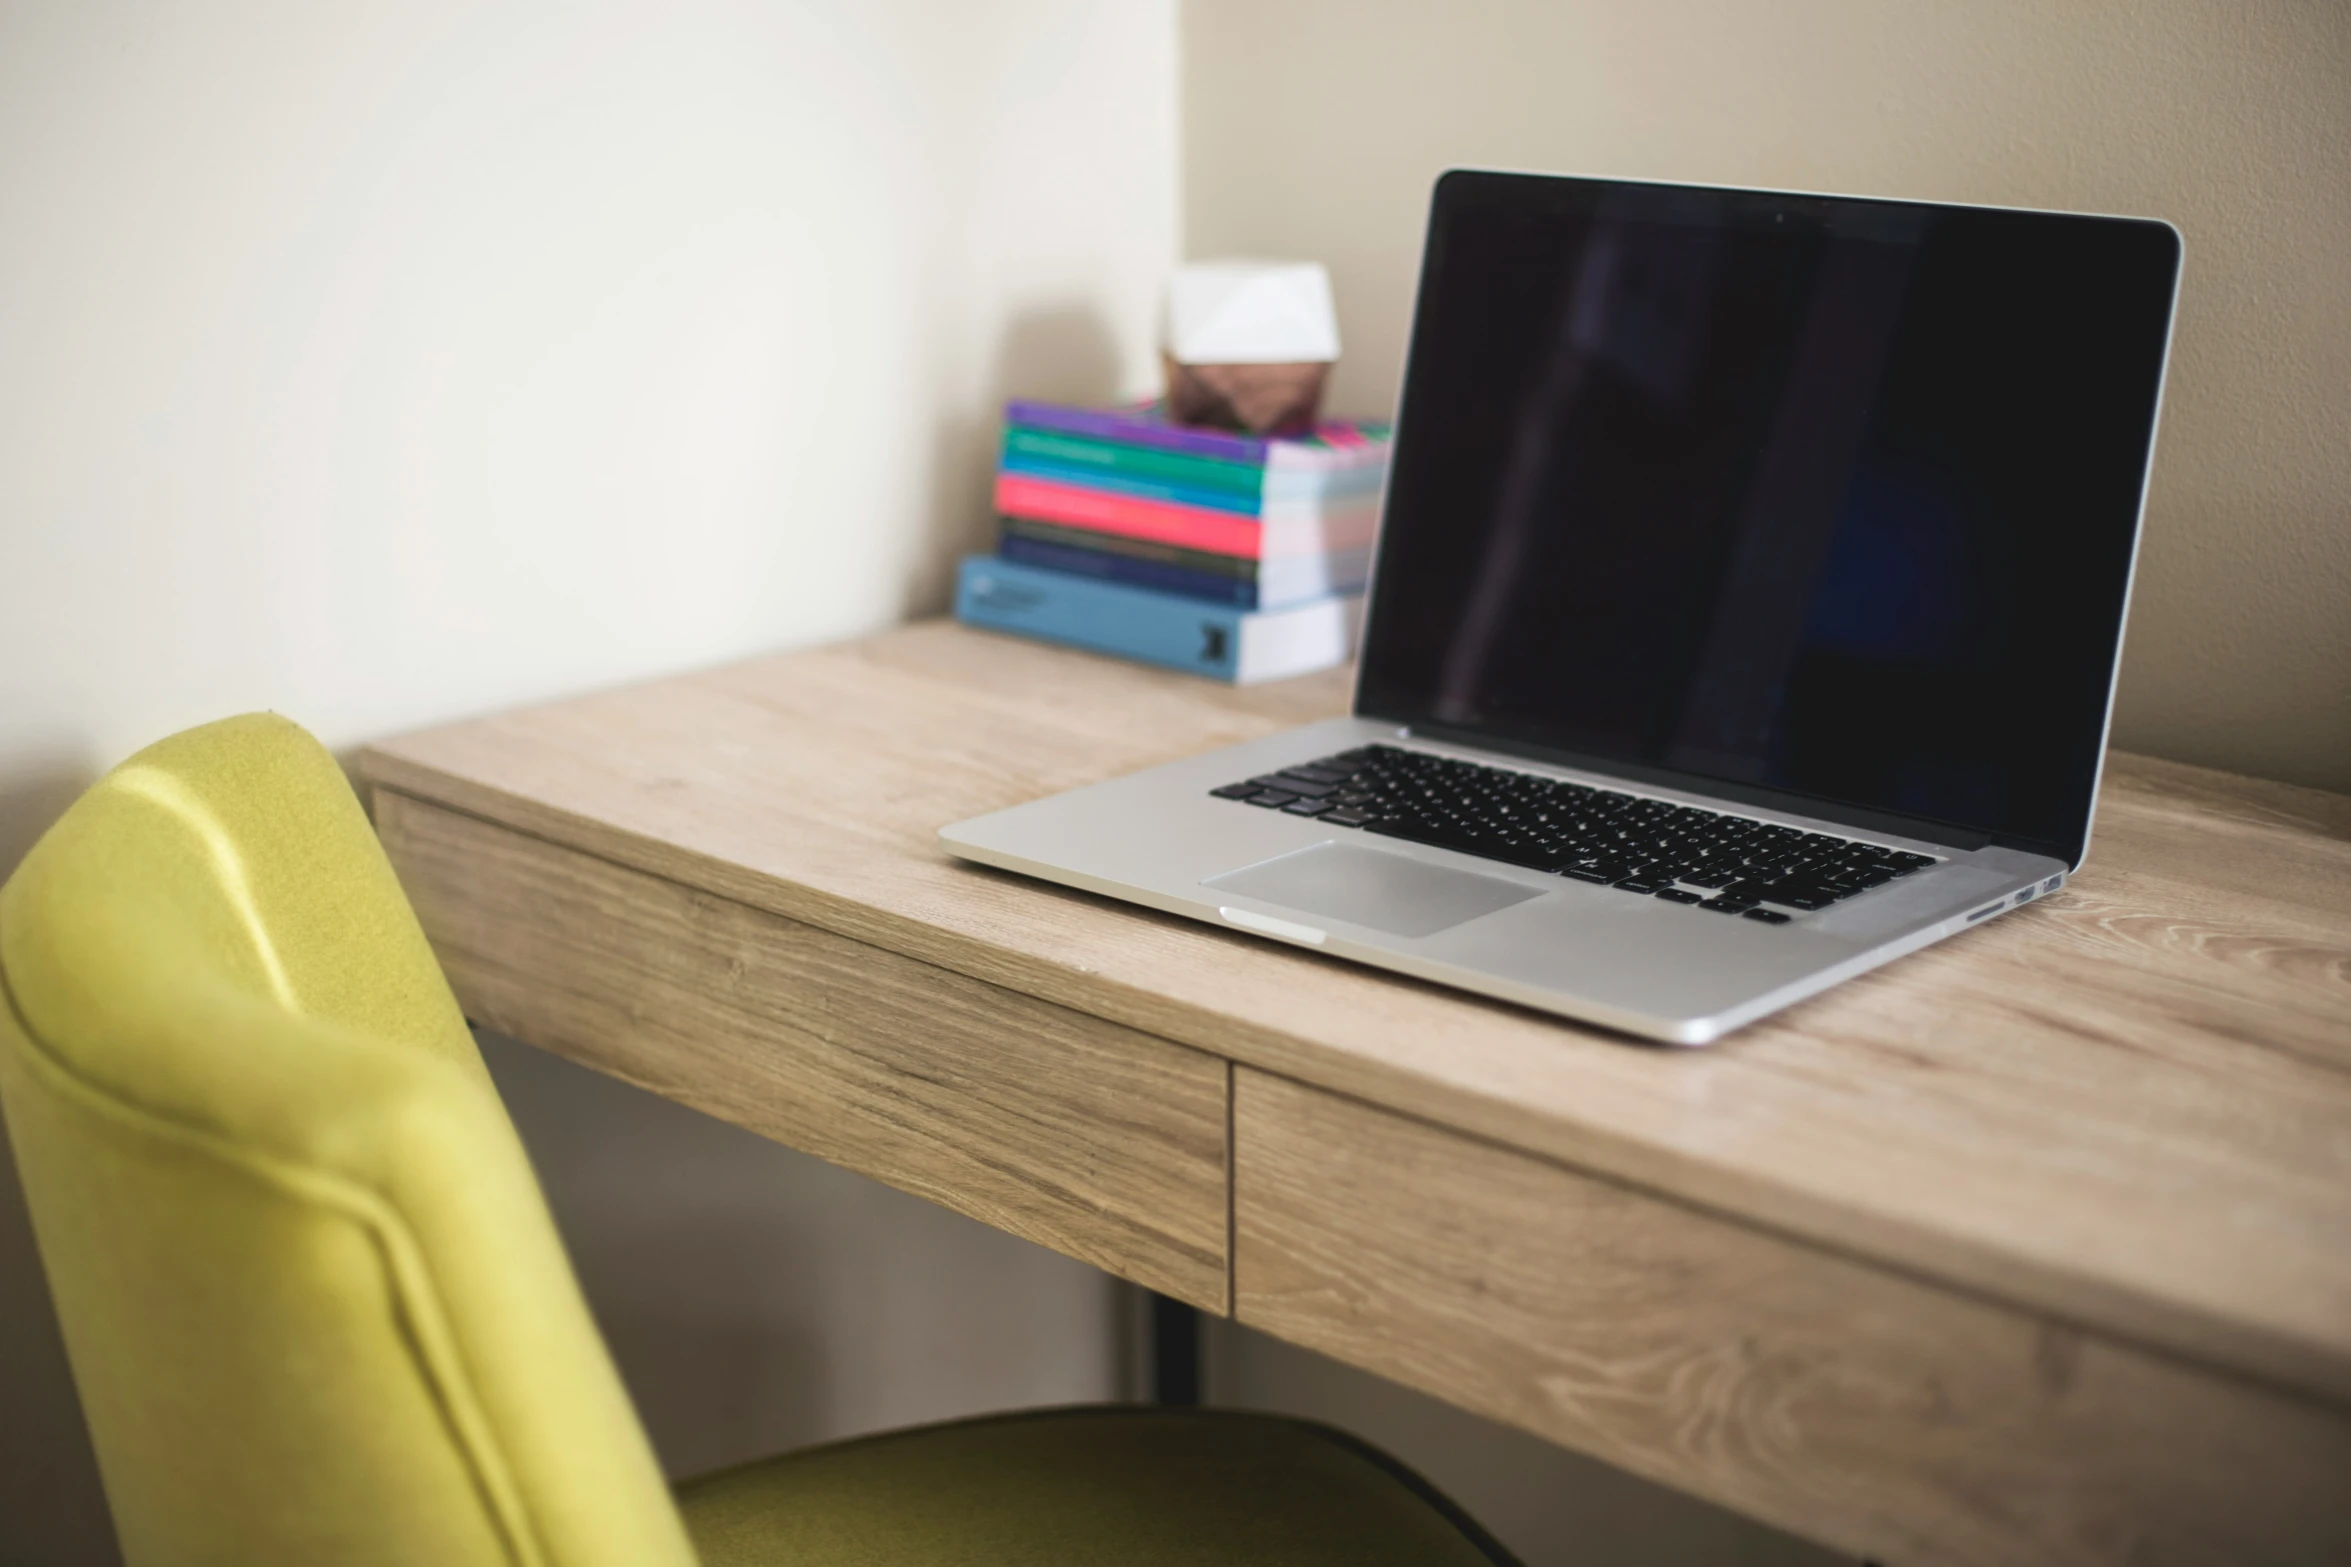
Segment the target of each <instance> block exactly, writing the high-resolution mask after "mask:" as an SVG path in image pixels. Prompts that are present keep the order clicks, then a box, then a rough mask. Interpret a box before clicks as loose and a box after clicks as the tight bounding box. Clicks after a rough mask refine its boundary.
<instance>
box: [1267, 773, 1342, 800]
mask: <svg viewBox="0 0 2351 1567" xmlns="http://www.w3.org/2000/svg"><path fill="white" fill-rule="evenodd" d="M1249 781H1250V782H1251V783H1253V784H1255V785H1257V787H1258V788H1260V789H1287V790H1288V791H1289V792H1290V793H1292V794H1303V795H1311V796H1313V797H1315V798H1316V799H1320V798H1321V797H1322V796H1324V795H1326V794H1329V793H1330V792H1331V787H1332V786H1331V785H1329V784H1327V783H1316V782H1315V781H1314V780H1313V779H1311V778H1300V777H1299V776H1297V775H1296V774H1295V773H1268V774H1266V775H1265V776H1264V777H1263V778H1252V779H1250V780H1249Z"/></svg>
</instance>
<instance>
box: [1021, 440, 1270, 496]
mask: <svg viewBox="0 0 2351 1567" xmlns="http://www.w3.org/2000/svg"><path fill="white" fill-rule="evenodd" d="M1004 454H1005V456H1006V457H1008V458H1010V457H1027V458H1031V459H1033V460H1035V461H1039V462H1049V463H1056V464H1059V465H1061V466H1063V467H1071V468H1093V469H1099V470H1100V471H1102V472H1104V473H1124V474H1132V475H1133V476H1134V477H1136V478H1138V479H1143V478H1148V479H1159V480H1163V481H1166V482H1168V483H1173V484H1191V485H1200V486H1203V487H1205V488H1208V489H1214V490H1223V491H1227V492H1229V493H1231V494H1234V495H1243V496H1248V497H1250V498H1252V499H1254V498H1256V497H1257V496H1259V495H1261V494H1263V493H1264V489H1265V470H1264V469H1263V468H1260V467H1256V466H1254V465H1253V464H1250V463H1238V462H1219V461H1218V460H1217V459H1216V458H1214V457H1192V456H1187V455H1186V454H1184V453H1182V452H1166V451H1157V450H1154V449H1153V448H1151V447H1148V446H1126V445H1122V444H1120V443H1119V442H1117V441H1096V440H1089V439H1088V438H1086V437H1085V436H1082V435H1060V434H1055V433H1050V432H1047V431H1044V430H1029V429H1023V428H1022V427H1021V426H1019V425H1013V426H1011V427H1010V428H1008V429H1007V430H1005V432H1004Z"/></svg>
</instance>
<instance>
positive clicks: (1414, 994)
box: [362, 623, 2351, 1402]
mask: <svg viewBox="0 0 2351 1567" xmlns="http://www.w3.org/2000/svg"><path fill="white" fill-rule="evenodd" d="M1345 706H1346V684H1345V679H1344V677H1343V676H1341V675H1338V674H1332V675H1328V676H1321V677H1315V678H1311V679H1308V680H1303V681H1296V682H1287V683H1284V684H1282V685H1279V686H1272V687H1260V688H1256V689H1254V690H1249V691H1234V690H1231V689H1229V688H1225V687H1219V686H1214V685H1210V684H1208V683H1206V682H1202V681H1198V680H1193V679H1189V678H1187V677H1184V676H1180V675H1174V674H1167V673H1161V672H1155V671H1151V670H1145V669H1140V668H1136V667H1134V666H1129V665H1124V664H1119V663H1116V662H1113V661H1110V660H1106V659H1099V658H1094V657H1090V656H1088V655H1085V654H1080V653H1074V652H1068V651H1063V650H1058V649H1052V648H1046V647H1041V646H1037V645H1034V644H1030V643H1024V642H1020V641H1016V640H1013V639H1009V638H1002V637H995V636H990V635H987V634H984V633H979V632H973V631H969V630H966V629H964V628H960V627H956V626H951V625H944V624H936V623H934V624H929V625H923V626H916V627H912V628H909V629H907V630H904V631H899V632H894V633H890V634H888V635H885V636H880V637H875V638H870V639H867V640H864V641H860V642H854V643H848V644H843V645H840V646H836V647H829V648H821V649H817V650H814V651H810V652H805V653H799V654H793V655H789V656H784V657H778V658H773V659H766V660H760V661H756V662H752V663H748V664H742V665H737V666H733V667H730V668H725V669H718V670H713V671H709V672H707V673H703V674H697V675H691V676H686V677H682V678H677V679H670V680H663V681H659V682H655V683H653V684H650V685H645V686H640V687H636V688H633V689H630V690H623V691H617V692H612V693H607V694H604V695H600V696H593V697H588V698H585V699H582V700H578V701H572V702H564V703H558V704H554V705H551V706H546V707H540V708H534V709H530V710H527V711H523V712H517V713H511V714H506V715H502V716H498V717H492V718H487V719H482V720H479V721H476V722H471V723H465V724H459V725H455V726H452V727H448V728H444V729H438V730H433V731H429V732H426V733H421V734H416V735H411V736H407V737H404V738H402V739H399V740H396V741H392V742H389V743H386V744H384V745H380V746H378V747H376V748H375V749H373V750H372V751H370V752H369V753H367V755H366V756H365V757H364V758H363V762H362V766H363V770H364V771H365V772H366V774H367V775H368V776H369V777H370V778H372V779H374V780H376V781H378V782H379V783H383V784H388V785H391V786H394V787H396V788H398V789H400V790H402V791H405V792H407V793H410V794H412V795H415V796H417V797H419V798H424V799H430V800H435V801H439V802H442V803H445V804H447V805H450V806H452V807H455V808H457V809H460V810H463V811H467V812H470V813H473V814H476V815H478V816H481V817H483V818H485V819H489V820H494V821H497V822H501V823H505V824H508V825H511V826H514V827H517V828H520V829H522V830H524V831H527V832H530V833H533V834H536V835H539V836H541V837H544V838H547V839H549V840H550V841H553V842H558V843H562V844H565V845H568V846H571V847H574V848H578V849H581V850H584V851H586V852H588V853H591V854H594V855H597V856H600V857H603V858H605V859H608V860H611V861H613V862H615V863H618V864H623V865H628V866H633V867H636V868H638V869H640V870H643V871H646V872H649V873H651V874H654V875H656V876H659V877H661V878H664V879H667V880H670V881H673V882H675V883H677V884H678V885H680V886H683V887H690V888H694V889H698V890H700V891H703V892H708V893H713V894H716V895H718V896H721V897H724V898H727V899H729V900H732V901H735V902H739V903H742V904H745V905H749V906H751V907H755V908H759V909H763V910H766V911H769V912H771V913H775V914H780V915H783V916H786V917H788V918H790V919H793V920H797V921H801V922H804V923H806V924H809V925H812V926H815V927H819V928H821V929H824V930H828V931H832V932H835V933H838V934H841V935H844V936H848V937H851V938H853V939H855V940H857V941H860V942H865V943H870V944H872V945H874V946H878V947H881V948H885V949H888V950H890V951H893V952H897V953H900V954H903V955H905V956H908V957H912V958H916V959H919V960H921V961H923V962H925V963H929V964H934V965H937V966H939V967H941V968H944V969H950V970H953V971H956V972H958V973H961V974H964V975H968V976H971V977H973V978H976V979H980V980H984V981H986V982H988V983H989V984H993V985H998V986H1002V987H1005V988H1008V989H1011V990H1016V991H1020V992H1023V993H1025V994H1028V995H1031V996H1034V997H1037V998H1039V999H1041V1000H1043V1001H1046V1002H1050V1003H1052V1004H1054V1005H1056V1006H1061V1007H1067V1008H1070V1009H1073V1010H1076V1011H1080V1012H1085V1013H1089V1014H1092V1015H1094V1016H1096V1017H1099V1018H1103V1019H1107V1020H1109V1021H1112V1022H1115V1023H1118V1024H1122V1025H1125V1026H1127V1027H1130V1028H1135V1029H1140V1030H1144V1031H1147V1032H1149V1033H1153V1034H1157V1035H1160V1036H1162V1037H1165V1038H1167V1039H1171V1040H1175V1041H1178V1042H1180V1043H1184V1044H1188V1045H1193V1046H1196V1047H1198V1048H1200V1049H1203V1050H1207V1051H1210V1052H1213V1053H1215V1054H1218V1055H1223V1056H1227V1057H1230V1058H1232V1059H1234V1060H1237V1061H1239V1062H1242V1063H1244V1064H1247V1065H1252V1066H1257V1067H1260V1068H1264V1069H1266V1070H1269V1071H1273V1072H1277V1073H1280V1074H1282V1075H1285V1076H1288V1077H1291V1078H1295V1079H1298V1080H1301V1081H1305V1082H1309V1083H1313V1084H1317V1085H1320V1086H1323V1087H1327V1088H1331V1089H1334V1090H1337V1091H1340V1092H1343V1093H1346V1094H1349V1095H1351V1096H1354V1097H1356V1098H1359V1099H1363V1100H1366V1101H1369V1102H1371V1103H1375V1104H1383V1105H1389V1106H1393V1107H1397V1108H1401V1109H1404V1110H1407V1111H1409V1112H1411V1113H1412V1114H1415V1115H1418V1116H1421V1117H1425V1118H1427V1119H1430V1120H1432V1121H1436V1122H1440V1123H1442V1124H1445V1125H1448V1126H1451V1127H1453V1128H1455V1129H1458V1130H1461V1131H1463V1132H1467V1133H1471V1134H1474V1135H1476V1136H1478V1137H1481V1138H1485V1139H1488V1140H1491V1141H1494V1142H1498V1143H1501V1144H1505V1145H1508V1146H1512V1147H1516V1148H1519V1149H1522V1150H1525V1151H1527V1152H1530V1153H1534V1154H1539V1155H1542V1156H1544V1157H1545V1158H1548V1159H1552V1160H1556V1161H1559V1162H1562V1163H1565V1164H1569V1165H1572V1166H1575V1167H1577V1168H1580V1169H1585V1170H1590V1171H1595V1172H1599V1173H1603V1174H1606V1175H1608V1176H1610V1177H1611V1178H1614V1179H1616V1180H1620V1181H1623V1182H1627V1183H1630V1184H1632V1185H1635V1186H1639V1187H1643V1188H1646V1189H1648V1190H1651V1191H1653V1192H1656V1193H1659V1194H1662V1195H1666V1196H1670V1197H1673V1198H1675V1199H1677V1200H1679V1201H1682V1202H1686V1203H1691V1204H1695V1205H1698V1206H1701V1207H1704V1208H1708V1209H1711V1210H1713V1211H1715V1212H1717V1213H1720V1214H1722V1215H1725V1216H1729V1217H1735V1218H1738V1219H1740V1220H1743V1221H1745V1222H1747V1223H1749V1224H1752V1225H1756V1226H1760V1227H1764V1228H1767V1229H1771V1230H1775V1231H1780V1232H1784V1233H1787V1234H1790V1235H1795V1236H1800V1237H1803V1238H1806V1239H1808V1240H1810V1241H1812V1242H1814V1243H1817V1244H1818V1245H1821V1246H1823V1247H1826V1248H1829V1249H1832V1250H1836V1251H1839V1252H1842V1253H1845V1254H1847V1255H1850V1256H1854V1257H1857V1258H1861V1259H1865V1260H1868V1261H1871V1262H1873V1263H1877V1264H1880V1265H1883V1266H1887V1267H1891V1268H1897V1269H1902V1270H1907V1271H1909V1272H1911V1273H1913V1274H1915V1275H1917V1276H1919V1277H1921V1278H1925V1279H1932V1280H1936V1281H1939V1282H1941V1283H1943V1284H1945V1285H1948V1286H1953V1287H1957V1288H1960V1289H1965V1290H1968V1291H1972V1292H1976V1293H1979V1294H1982V1295H1985V1296H1989V1297H1993V1298H1997V1299H2000V1300H2004V1301H2007V1302H2009V1303H2011V1304H2014V1305H2016V1306H2019V1307H2024V1308H2029V1309H2031V1310H2033V1311H2035V1312H2038V1313H2044V1314H2047V1315H2049V1316H2052V1317H2054V1318H2057V1319H2060V1320H2065V1321H2069V1322H2072V1323H2075V1324H2077V1325H2080V1326H2084V1327H2088V1328H2093V1329H2096V1330H2098V1331H2099V1332H2101V1333H2103V1334H2107V1335H2110V1336H2114V1337H2118V1338H2123V1339H2135V1340H2138V1341H2140V1342H2143V1343H2146V1344H2150V1345H2156V1346H2161V1347H2164V1348H2166V1349H2168V1350H2170V1351H2172V1352H2175V1353H2177V1354H2180V1355H2183V1356H2187V1357H2190V1358H2193V1359H2195V1360H2197V1361H2200V1362H2202V1363H2204V1364H2207V1365H2210V1366H2213V1367H2216V1368H2223V1369H2226V1370H2228V1371H2230V1372H2233V1373H2236V1374H2239V1375H2244V1376H2249V1377H2256V1378H2261V1379H2265V1380H2267V1381H2269V1382H2271V1383H2273V1384H2275V1385H2278V1386H2281V1387H2286V1388H2291V1389H2303V1390H2311V1391H2316V1392H2320V1393H2323V1394H2324V1395H2325V1396H2326V1397H2329V1398H2332V1399H2336V1400H2341V1401H2346V1402H2351V809H2347V808H2346V805H2345V802H2342V801H2340V800H2338V799H2336V798H2334V797H2331V796H2326V795H2321V794H2317V793H2314V792H2312V791H2307V790H2297V789H2291V788H2288V787H2286V786H2282V785H2270V784H2257V783H2253V782H2250V781H2247V780H2241V779H2232V778H2229V777H2227V776H2225V775H2222V774H2218V773H2212V772H2207V771H2204V770H2200V769H2195V768H2187V767H2180V766H2176V765H2172V764H2166V763H2158V762H2152V761H2147V760H2145V759H2139V758H2131V757H2124V756H2117V757H2115V758H2113V759H2112V763H2111V765H2110V767H2109V769H2108V773H2107V778H2106V785H2105V789H2104V792H2103V795H2102V798H2101V804H2100V812H2099V820H2098V825H2097V835H2096V838H2095V839H2094V841H2093V844H2092V848H2091V858H2090V860H2089V862H2088V864H2087V866H2086V867H2085V868H2084V870H2083V872H2082V874H2081V875H2080V876H2079V877H2078V878H2077V879H2076V880H2075V881H2074V882H2073V883H2072V884H2070V885H2069V886H2068V888H2067V889H2066V890H2065V891H2064V892H2063V893H2061V894H2059V895H2057V896H2056V897H2053V898H2051V899H2048V900H2046V901H2044V902H2040V903H2035V904H2033V905H2031V906H2029V907H2027V908H2025V909H2023V910H2021V911H2019V912H2017V913H2015V914H2012V915H2007V916H2004V917H2002V918H2000V919H1998V920H1994V921H1992V922H1990V923H1989V924H1987V925H1985V926H1983V927H1981V928H1979V929H1976V930H1973V931H1970V932H1969V933H1967V934H1965V935H1963V936H1961V937H1959V938H1957V939H1954V940H1952V941H1948V942H1945V943H1943V944H1941V945H1939V946H1937V947H1934V948H1931V949H1929V950H1927V951H1925V952H1923V953H1920V954H1917V955H1915V956H1912V957H1909V958H1905V959H1903V960H1901V961H1900V962H1898V963H1895V964H1893V965H1891V966H1889V967H1887V968H1885V969H1883V970H1880V971H1878V972H1877V973H1874V974H1872V975H1869V976H1866V977H1864V978H1863V979H1861V980H1858V981H1855V982H1853V983H1851V984H1847V985H1843V986H1840V987H1838V988H1837V989H1835V990H1832V991H1830V992H1828V993H1827V994H1826V995H1823V996H1821V997H1818V998H1816V999H1814V1000H1813V1001H1810V1002H1807V1003H1805V1004H1804V1005H1802V1006H1800V1007H1798V1008H1795V1009H1793V1010H1791V1011H1789V1012H1787V1013H1784V1014H1781V1015H1780V1016H1778V1017H1775V1018H1773V1019H1769V1020H1767V1021H1765V1022H1764V1023H1762V1024H1759V1025H1756V1026H1755V1027H1753V1028H1750V1029H1747V1030H1745V1031H1743V1032H1741V1033H1739V1034H1737V1035H1734V1036H1733V1037H1732V1038H1730V1039H1729V1040H1727V1041H1725V1042H1724V1043H1722V1044H1720V1045H1718V1046H1716V1047H1714V1048H1713V1049H1711V1050H1706V1051H1699V1052H1684V1051H1669V1050H1659V1049H1651V1048H1645V1047H1641V1046H1638V1045H1634V1044H1629V1043H1628V1042H1626V1041H1625V1040H1623V1039H1621V1038H1618V1037H1615V1036H1610V1035H1607V1034H1604V1033H1601V1032H1598V1031H1596V1030H1591V1029H1586V1028H1582V1027H1578V1026H1575V1025H1572V1024H1566V1023H1561V1022H1559V1021H1556V1020H1554V1019H1550V1018H1546V1017H1541V1016H1537V1015H1535V1014H1532V1013H1528V1012H1524V1011H1520V1010H1516V1009H1513V1008H1511V1007H1508V1006H1505V1005H1501V1004H1498V1003H1492V1002H1486V1001H1480V1000H1477V999H1473V998H1470V997H1466V996H1461V995H1457V994H1454V993H1451V992H1448V991H1444V990H1440V989H1437V988H1435V987H1433V986H1428V985H1423V984H1420V983H1417V982H1414V981H1411V980H1405V979H1400V978H1395V977H1391V976H1387V975H1382V974H1379V973H1377V972H1374V971H1370V970H1365V969H1361V968H1357V967H1354V966H1351V965H1346V964H1342V963H1339V962H1336V961H1334V960H1330V959H1326V958H1319V957H1315V956H1313V955H1310V954H1307V953H1303V952H1300V951H1298V950H1296V949H1293V948H1285V947H1280V946H1276V945H1273V944H1271V943H1265V942H1259V941H1255V940H1252V939H1250V938H1248V937H1246V936H1242V935H1239V934H1236V933H1232V932H1228V931H1223V930H1220V929H1215V928H1211V927H1208V926H1204V925H1199V924H1195V923H1192V922H1188V921H1184V920H1180V919H1176V918H1173V917H1168V916H1162V915H1158V914H1153V913H1149V912H1146V911H1143V910H1139V909H1136V908H1133V907H1130V906H1126V905H1121V904H1116V903H1112V902H1109V901H1106V900H1102V899H1097V898H1091V897H1087V896H1084V895H1080V894H1075V893H1071V892H1068V891H1064V890H1061V889H1058V888H1054V887H1049V886H1045V885H1041V884H1037V883H1032V882H1028V881H1025V880H1022V879H1020V878H1017V877H1013V876H1009V875H1004V874H1000V873H996V872H991V871H985V870H981V869H977V868H974V867H971V866H967V865H964V864H961V863H959V862H956V861H954V860H952V859H950V858H948V857H947V856H946V855H945V854H943V853H942V852H941V851H940V849H939V848H938V845H937V842H936V838H935V836H934V835H935V832H936V829H937V828H938V827H940V826H941V825H943V824H945V823H947V822H951V821H955V820H958V819H960V818H962V817H965V816H970V815H974V814H977V813H979V812H982V811H987V810H992V809H996V808H998V807H1001V806H1006V805H1010V804H1014V803H1016V802H1019V801H1022V800H1027V799H1033V798H1036V797H1038V796H1041V795H1044V794H1048V793H1051V792H1053V791H1055V790H1059V789H1063V788H1068V787H1071V786H1073V785H1077V784H1082V783H1089V782H1093V781H1096V780H1099V779H1102V778H1106V777H1111V776H1114V775H1116V774H1118V773H1121V772H1124V771H1128V770H1130V769H1133V768H1136V767H1140V766H1144V765H1147V764H1150V763H1155V762H1159V761H1164V760H1167V759H1169V758H1172V757H1175V756H1180V755H1185V754H1188V753H1193V752H1197V751H1201V750H1204V749H1207V748H1209V747H1212V746H1216V745H1221V744H1226V743H1230V742H1234V741H1238V740H1242V739H1246V738H1251V737H1254V736H1256V735H1260V734H1264V733H1267V732H1270V731H1272V730H1275V729H1278V728H1282V727H1285V726H1288V725H1291V724H1296V723H1301V722H1305V721H1308V720H1310V719H1315V718H1320V717H1325V716H1328V715H1330V714H1332V713H1335V712H1340V711H1343V710H1344V708H1345Z"/></svg>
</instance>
